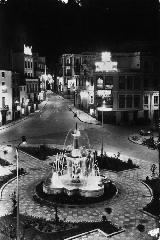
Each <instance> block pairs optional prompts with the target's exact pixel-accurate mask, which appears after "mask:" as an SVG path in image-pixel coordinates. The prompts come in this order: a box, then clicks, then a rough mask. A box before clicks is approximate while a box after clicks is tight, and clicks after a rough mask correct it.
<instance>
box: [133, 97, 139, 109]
mask: <svg viewBox="0 0 160 240" xmlns="http://www.w3.org/2000/svg"><path fill="white" fill-rule="evenodd" d="M134 107H135V108H139V107H140V95H134Z"/></svg>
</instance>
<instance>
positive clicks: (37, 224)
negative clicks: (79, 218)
mask: <svg viewBox="0 0 160 240" xmlns="http://www.w3.org/2000/svg"><path fill="white" fill-rule="evenodd" d="M21 218H22V219H23V220H22V221H23V223H24V226H27V227H30V228H33V229H35V230H38V231H39V232H40V233H39V234H40V235H41V234H43V236H44V238H43V239H53V237H54V239H55V240H58V239H64V238H67V237H72V236H74V235H77V234H81V233H83V232H87V231H91V230H93V229H97V228H99V229H101V230H102V231H104V232H106V233H107V234H112V233H114V232H117V231H120V230H121V228H118V227H117V226H115V225H113V224H112V223H111V222H110V221H108V220H107V219H106V217H105V216H102V221H95V222H79V223H72V222H65V221H62V220H61V221H58V222H55V220H54V219H53V220H50V221H47V220H45V219H42V218H35V217H30V216H22V217H21ZM45 236H46V238H45ZM50 237H52V238H50Z"/></svg>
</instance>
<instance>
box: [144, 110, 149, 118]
mask: <svg viewBox="0 0 160 240" xmlns="http://www.w3.org/2000/svg"><path fill="white" fill-rule="evenodd" d="M148 117H149V111H148V110H144V118H145V119H148Z"/></svg>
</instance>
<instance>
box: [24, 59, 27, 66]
mask: <svg viewBox="0 0 160 240" xmlns="http://www.w3.org/2000/svg"><path fill="white" fill-rule="evenodd" d="M24 67H25V68H27V61H26V60H25V62H24Z"/></svg>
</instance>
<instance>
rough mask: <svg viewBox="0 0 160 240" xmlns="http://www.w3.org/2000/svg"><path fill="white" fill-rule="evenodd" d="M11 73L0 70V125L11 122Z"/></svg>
mask: <svg viewBox="0 0 160 240" xmlns="http://www.w3.org/2000/svg"><path fill="white" fill-rule="evenodd" d="M12 105H13V95H12V72H11V71H6V70H0V125H3V124H5V123H7V122H9V121H11V120H12Z"/></svg>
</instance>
